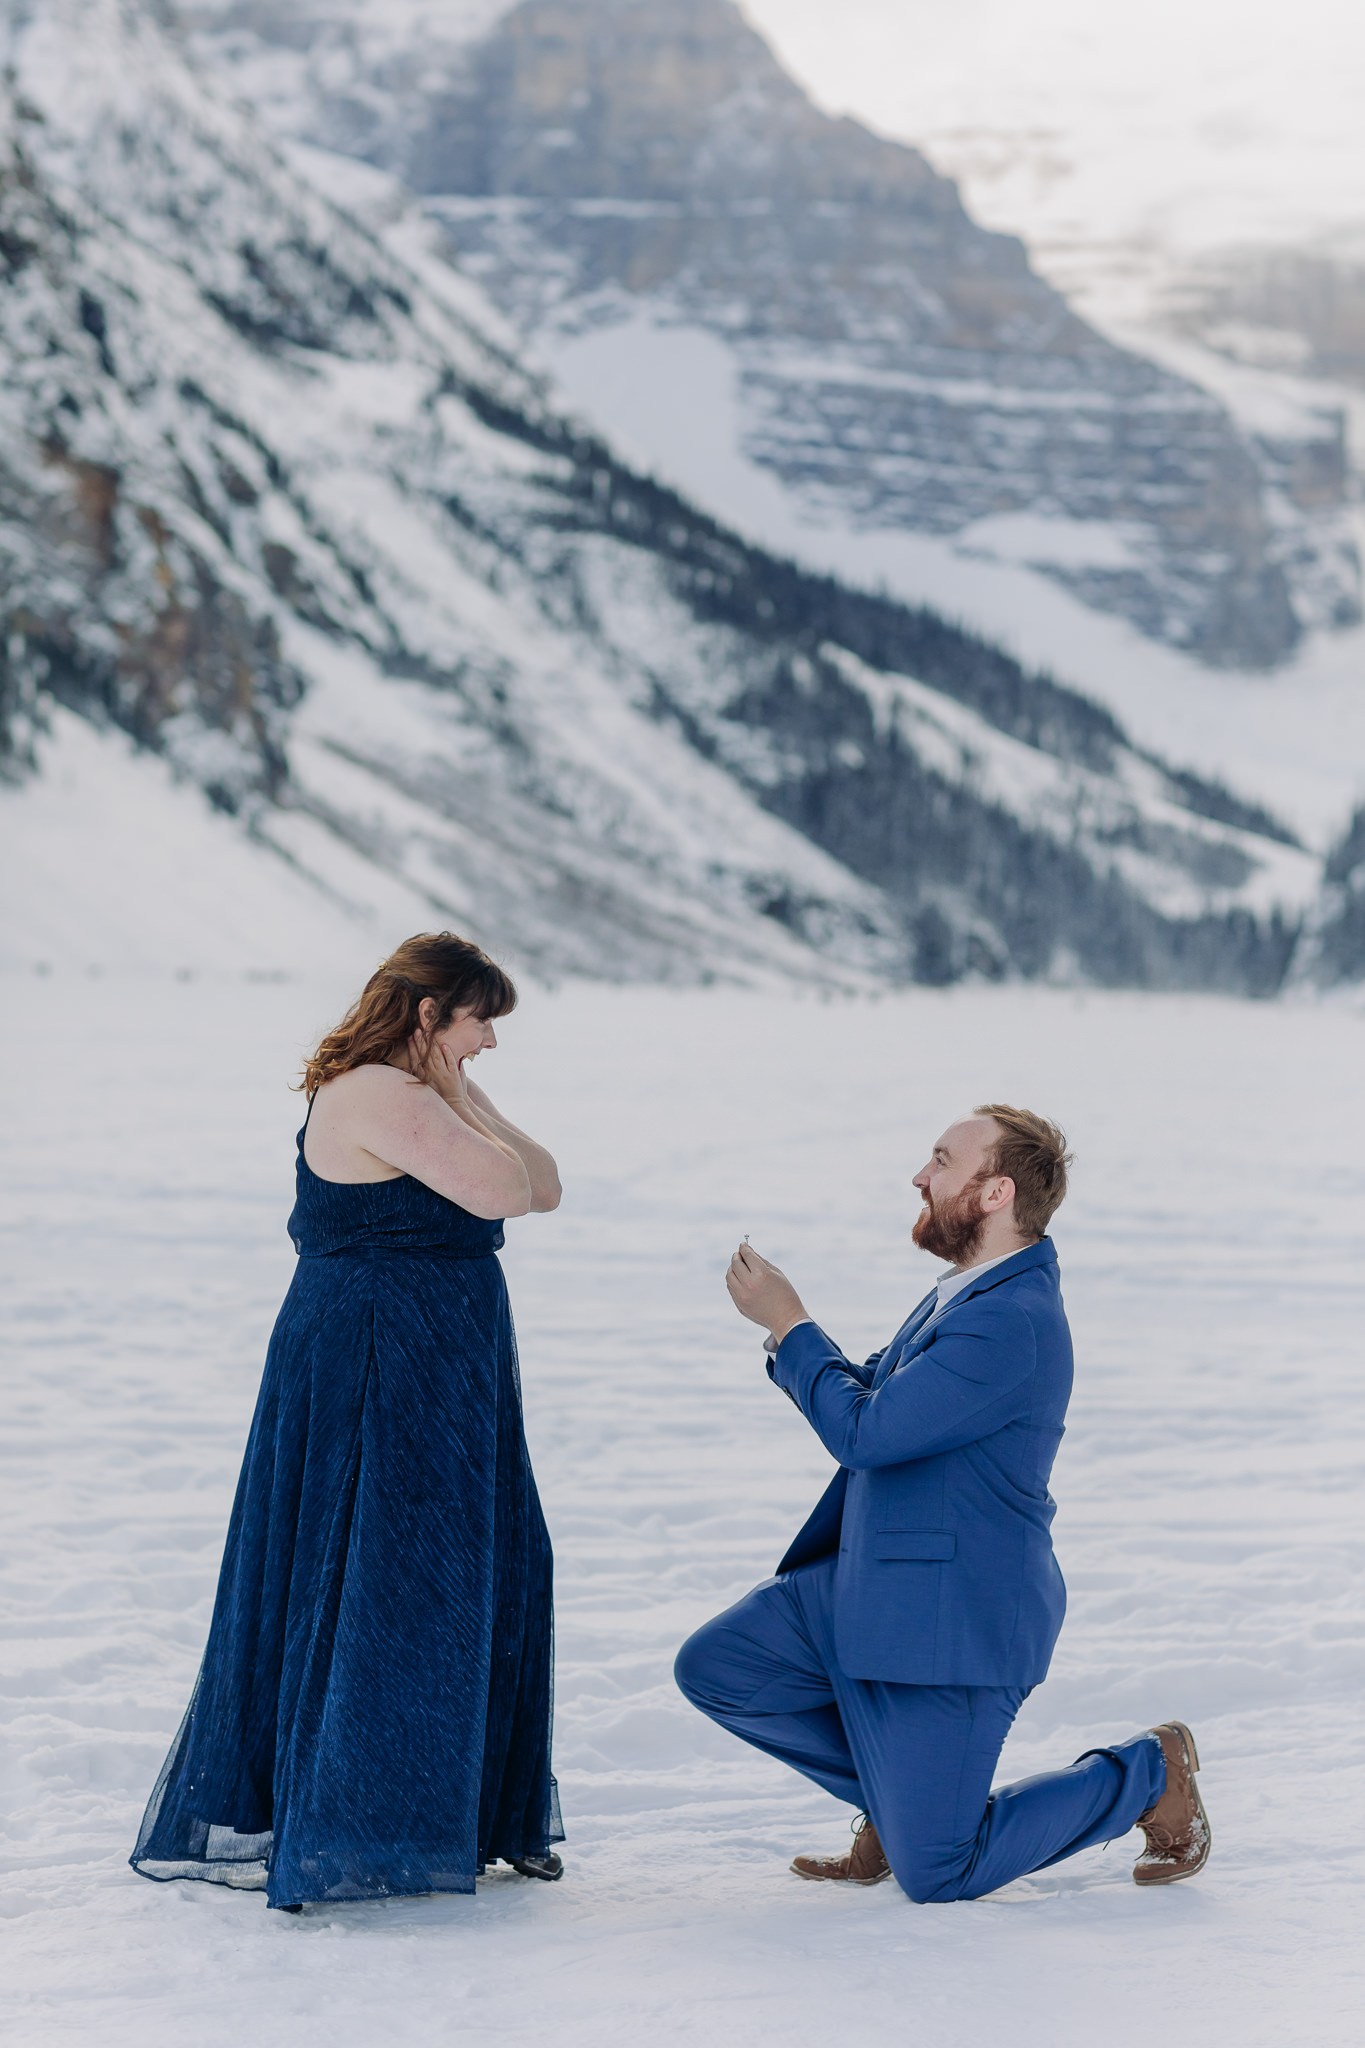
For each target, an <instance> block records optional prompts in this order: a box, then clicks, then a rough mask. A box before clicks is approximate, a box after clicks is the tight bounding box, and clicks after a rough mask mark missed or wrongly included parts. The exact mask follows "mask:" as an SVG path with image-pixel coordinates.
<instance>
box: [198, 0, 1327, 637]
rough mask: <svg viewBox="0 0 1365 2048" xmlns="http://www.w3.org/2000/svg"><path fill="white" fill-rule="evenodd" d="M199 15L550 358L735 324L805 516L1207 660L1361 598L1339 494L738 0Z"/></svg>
mask: <svg viewBox="0 0 1365 2048" xmlns="http://www.w3.org/2000/svg"><path fill="white" fill-rule="evenodd" d="M190 18H191V19H192V20H194V21H195V22H197V23H198V24H199V27H200V30H201V35H200V39H199V48H200V50H201V52H202V54H203V56H204V58H205V61H207V62H209V63H211V64H212V65H214V66H215V67H218V68H227V69H229V70H235V71H236V74H237V76H238V78H239V80H240V82H241V83H242V85H243V87H244V88H245V89H246V90H247V91H248V92H251V93H252V94H253V95H254V96H256V97H258V98H259V100H260V101H261V103H262V105H263V108H264V110H265V111H266V112H267V113H268V114H270V115H271V117H272V118H273V119H274V120H275V121H276V123H277V124H278V125H279V126H280V127H281V128H282V129H283V130H284V131H286V132H289V133H292V134H294V135H297V136H300V137H302V138H304V139H306V140H310V141H312V142H314V143H318V144H321V145H322V146H324V147H326V148H328V149H331V150H337V151H341V152H345V153H348V154H352V155H359V156H363V157H364V158H366V159H367V160H368V161H370V162H372V163H375V164H380V165H383V166H385V167H386V168H388V169H390V170H392V171H393V172H395V173H396V174H397V175H398V176H400V177H401V178H402V179H403V180H404V181H405V182H406V183H407V184H408V185H409V186H410V187H412V188H413V189H414V190H416V191H418V192H420V193H422V194H424V195H426V196H427V198H428V200H429V202H430V203H431V205H432V206H433V208H434V209H435V210H437V211H439V212H440V213H441V215H442V217H443V218H444V219H445V221H446V223H447V226H448V232H449V235H450V243H451V249H452V253H453V255H454V257H455V260H456V261H457V262H459V263H460V264H461V265H462V266H463V267H465V268H466V269H467V270H468V271H469V272H470V273H471V274H473V275H476V276H477V277H478V278H479V280H480V282H481V283H482V284H483V285H484V286H485V287H486V288H487V289H488V290H489V292H490V293H491V294H492V295H493V297H494V298H495V299H496V300H497V302H498V303H499V304H500V306H501V307H502V308H503V309H504V310H505V311H506V312H508V313H509V314H510V315H511V316H512V317H513V318H514V319H515V320H516V322H517V323H518V325H519V327H520V329H521V331H522V332H523V333H524V334H525V335H527V336H532V337H536V338H537V339H538V340H539V341H540V343H541V344H542V346H544V347H546V348H547V349H548V350H549V352H550V354H551V357H553V347H554V338H555V337H556V336H557V335H565V334H574V333H581V332H582V331H583V330H584V329H586V328H590V327H591V326H592V325H593V324H594V323H602V322H610V321H611V320H613V319H616V318H619V317H621V316H622V315H623V314H624V313H627V312H630V311H634V312H635V313H637V314H638V313H640V312H641V311H642V310H644V311H647V312H648V315H649V317H650V318H651V319H652V320H654V321H657V322H659V323H663V324H672V325H694V326H697V327H700V328H702V329H704V330H706V331H707V332H709V333H711V334H713V335H715V336H717V337H720V338H721V339H722V340H723V341H724V343H725V344H726V346H727V347H728V348H729V349H731V350H732V351H733V356H734V364H735V375H736V379H737V385H738V392H739V410H740V429H739V431H740V434H741V437H742V443H743V451H744V453H745V455H746V456H747V457H748V458H749V459H750V460H752V461H755V462H757V463H758V464H760V465H761V466H762V467H763V468H764V469H765V470H766V471H767V472H768V473H769V474H770V475H771V476H772V477H774V478H775V479H777V480H778V481H780V483H781V485H782V486H783V487H784V489H785V490H786V492H787V493H788V494H789V496H790V498H791V500H792V502H793V504H794V505H795V506H796V507H797V508H798V509H799V510H800V511H801V512H802V513H803V514H804V515H805V516H807V517H810V518H815V519H818V520H822V521H828V520H836V521H842V522H844V523H846V524H849V525H852V526H853V527H855V528H871V527H875V528H878V529H886V528H904V529H908V530H911V531H914V532H917V533H925V534H933V535H940V536H954V537H957V538H959V539H961V540H962V541H963V543H964V545H967V546H971V547H975V548H977V549H979V550H980V551H982V552H984V553H990V552H991V551H992V549H993V548H995V547H996V546H997V545H999V544H1001V543H1002V536H1003V537H1004V544H1005V545H1007V547H1008V549H1009V550H1011V551H1012V552H1013V554H1014V555H1015V556H1016V557H1017V558H1020V559H1025V560H1028V561H1030V562H1031V563H1033V564H1034V565H1035V566H1038V567H1042V568H1044V569H1045V570H1046V571H1047V573H1048V574H1050V575H1051V576H1053V577H1054V578H1056V579H1057V580H1059V581H1061V582H1062V583H1064V584H1065V585H1066V586H1067V587H1068V588H1069V589H1071V590H1072V591H1074V592H1075V593H1076V594H1078V595H1079V596H1081V597H1082V598H1083V599H1084V600H1085V601H1087V602H1088V603H1091V604H1093V605H1096V606H1099V607H1101V608H1104V609H1107V610H1112V611H1117V612H1120V613H1122V614H1123V615H1124V616H1125V617H1127V618H1129V619H1131V620H1133V621H1134V622H1135V623H1136V624H1138V625H1139V626H1140V627H1141V629H1142V630H1143V631H1144V632H1146V633H1148V634H1151V635H1153V636H1154V637H1156V638H1159V639H1163V640H1166V641H1169V642H1171V643H1173V644H1175V645H1177V646H1180V647H1182V648H1186V649H1188V650H1190V651H1191V652H1193V653H1194V654H1196V655H1197V656H1199V657H1200V658H1201V659H1202V660H1204V661H1206V662H1209V663H1214V664H1220V665H1228V666H1239V665H1241V666H1248V667H1259V666H1267V665H1272V664H1274V663H1276V662H1277V661H1279V660H1280V659H1282V658H1283V657H1284V656H1285V655H1286V654H1287V653H1288V652H1289V651H1290V649H1291V648H1292V647H1293V645H1294V644H1295V642H1296V640H1297V638H1298V636H1299V634H1300V631H1301V630H1302V625H1303V622H1304V620H1305V619H1309V618H1311V619H1313V620H1316V619H1317V618H1318V617H1319V616H1320V615H1321V613H1322V608H1323V604H1324V602H1326V604H1327V607H1328V611H1329V613H1330V614H1331V615H1332V616H1334V617H1335V618H1338V619H1341V618H1346V617H1349V616H1351V615H1353V608H1356V607H1358V588H1357V586H1358V575H1359V571H1358V564H1357V563H1356V562H1355V560H1354V557H1353V556H1351V554H1350V551H1349V550H1346V551H1345V553H1343V551H1342V549H1341V547H1340V546H1339V544H1338V543H1339V540H1340V536H1339V535H1336V534H1335V532H1333V533H1332V534H1330V535H1324V536H1321V537H1320V536H1319V535H1318V533H1317V525H1316V524H1315V521H1318V517H1319V514H1320V511H1321V490H1322V488H1334V489H1335V490H1336V492H1337V500H1338V501H1339V497H1340V488H1341V487H1340V479H1338V480H1337V482H1336V484H1335V485H1332V483H1331V479H1330V478H1327V477H1326V475H1325V472H1324V476H1323V477H1320V478H1317V479H1316V480H1315V481H1316V486H1317V489H1318V496H1317V497H1315V498H1314V500H1313V503H1312V505H1311V506H1307V505H1304V506H1298V507H1297V508H1296V507H1295V504H1294V501H1293V498H1292V494H1291V495H1290V496H1288V497H1286V496H1285V494H1284V493H1283V492H1282V491H1278V484H1279V482H1280V481H1281V480H1279V479H1278V477H1268V476H1266V475H1263V474H1262V470H1261V467H1260V466H1258V461H1257V459H1256V458H1257V453H1258V452H1259V451H1253V449H1252V448H1251V446H1250V445H1249V443H1248V441H1247V440H1246V439H1245V438H1244V437H1243V436H1242V434H1241V433H1240V432H1239V431H1238V430H1237V428H1236V427H1235V426H1234V425H1233V423H1232V421H1231V419H1230V418H1229V416H1228V414H1227V413H1226V412H1225V411H1224V409H1223V408H1222V406H1221V405H1220V404H1219V403H1218V401H1217V400H1215V399H1214V398H1212V397H1211V396H1210V395H1209V394H1208V393H1207V392H1205V391H1203V390H1201V389H1200V388H1198V387H1197V386H1196V385H1194V384H1193V383H1190V382H1187V381H1185V380H1184V379H1182V378H1181V377H1179V376H1177V375H1174V374H1172V373H1171V372H1169V371H1168V370H1164V369H1161V368H1159V367H1157V366H1156V365H1154V364H1153V363H1151V362H1149V361H1146V360H1144V359H1143V358H1141V357H1139V356H1136V355H1133V354H1131V353H1128V352H1126V351H1124V350H1123V349H1120V348H1117V347H1115V346H1113V345H1112V344H1110V343H1109V342H1107V341H1105V340H1103V339H1102V338H1101V337H1100V336H1099V335H1098V334H1097V333H1096V332H1095V331H1094V330H1093V329H1091V328H1089V327H1087V326H1086V325H1085V324H1084V323H1083V322H1082V321H1081V320H1079V319H1077V318H1076V317H1075V316H1074V315H1073V314H1072V313H1071V312H1070V310H1069V309H1068V307H1067V304H1066V302H1065V301H1064V300H1063V299H1062V298H1061V297H1060V295H1059V294H1058V293H1056V292H1055V291H1054V290H1052V289H1051V288H1050V287H1049V286H1048V285H1046V284H1045V283H1044V282H1043V281H1042V280H1041V279H1040V278H1039V277H1037V276H1036V275H1035V274H1034V273H1033V272H1032V271H1031V269H1030V267H1029V264H1028V262H1027V259H1026V257H1025V254H1024V250H1023V248H1022V245H1021V244H1020V243H1019V242H1017V241H1016V240H1015V239H1014V238H1012V237H1010V236H1005V235H997V234H989V233H986V232H985V231H983V230H981V229H980V228H978V227H977V226H975V224H974V223H973V222H972V221H971V220H970V219H969V218H968V217H967V215H966V214H965V212H964V210H963V208H962V205H961V203H960V201H959V198H958V195H957V191H956V188H955V187H954V186H953V184H952V183H951V182H950V181H949V180H947V179H945V178H942V177H939V176H938V175H936V174H935V172H934V171H933V170H932V169H931V168H930V167H929V165H928V164H927V163H926V162H925V161H924V159H923V158H922V157H921V156H920V155H919V154H918V153H917V152H916V151H914V150H913V149H909V148H906V147H904V146H902V145H900V144H897V143H892V142H889V141H885V140H883V139H881V138H879V137H878V136H876V135H874V134H872V133H871V132H870V131H869V130H867V129H865V128H863V127H861V126H860V125H859V124H858V123H856V122H854V121H850V120H836V119H832V118H830V117H828V116H826V115H824V114H822V113H821V112H819V111H818V110H817V109H816V108H815V107H814V106H813V105H812V104H811V103H810V101H809V100H808V99H807V98H806V97H805V95H804V94H803V93H802V92H801V91H800V90H799V88H798V87H797V86H796V85H795V84H794V83H793V82H792V81H791V80H790V79H789V78H788V77H787V76H786V75H785V73H784V72H783V71H782V70H781V68H780V67H779V65H778V64H777V63H776V61H775V60H774V58H773V57H772V55H771V53H770V52H769V51H768V49H767V47H766V46H765V45H764V44H763V42H762V41H761V40H760V38H759V37H758V36H757V35H756V34H754V32H753V31H752V30H751V29H750V28H749V27H748V26H747V24H746V23H745V22H744V20H743V18H742V16H741V15H740V13H739V12H738V10H737V8H736V7H734V6H733V5H732V4H731V0H522V4H520V5H517V6H513V7H510V8H507V7H502V8H498V7H496V6H494V5H489V6H486V7H482V8H475V9H473V10H472V11H469V10H466V9H460V8H455V9H452V10H448V11H446V12H433V11H427V12H425V13H422V14H419V15H418V16H417V17H415V18H409V17H398V16H391V15H388V14H386V11H385V10H384V9H382V8H367V7H366V6H364V5H363V4H357V0H350V4H349V5H348V4H346V0H281V4H280V5H279V6H275V7H272V8H270V9H268V10H267V9H264V8H258V7H254V6H249V5H240V4H234V5H228V6H226V7H225V6H222V5H219V4H208V5H204V4H201V5H199V6H197V7H196V8H194V9H193V10H191V17H190ZM608 410H609V401H608ZM609 423H610V422H609ZM1328 467H1329V468H1330V464H1329V465H1328ZM1277 491H1278V494H1277ZM1286 507H1287V508H1288V509H1287V513H1286V511H1285V508H1286ZM1002 522H1003V524H1002ZM1021 522H1022V524H1021ZM1319 542H1320V543H1321V544H1319ZM1324 561H1326V563H1327V566H1326V568H1324ZM1324 576H1326V578H1327V580H1328V581H1329V582H1331V584H1332V589H1331V591H1330V592H1327V593H1326V595H1325V596H1324V591H1323V588H1322V585H1323V580H1324Z"/></svg>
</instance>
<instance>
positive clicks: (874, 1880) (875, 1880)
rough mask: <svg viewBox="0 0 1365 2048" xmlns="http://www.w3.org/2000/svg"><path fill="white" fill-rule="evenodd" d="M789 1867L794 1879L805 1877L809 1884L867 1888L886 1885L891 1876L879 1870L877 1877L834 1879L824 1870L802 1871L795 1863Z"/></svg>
mask: <svg viewBox="0 0 1365 2048" xmlns="http://www.w3.org/2000/svg"><path fill="white" fill-rule="evenodd" d="M788 1867H789V1868H790V1870H791V1872H792V1875H793V1876H794V1877H803V1878H804V1879H805V1880H806V1883H807V1884H858V1885H863V1886H867V1885H870V1884H885V1882H886V1880H887V1878H888V1877H890V1875H891V1872H890V1871H889V1870H879V1871H878V1873H877V1875H876V1876H875V1877H834V1876H832V1875H830V1874H827V1873H826V1872H825V1871H823V1870H802V1869H801V1868H800V1867H799V1865H797V1864H795V1863H793V1864H791V1865H789V1866H788Z"/></svg>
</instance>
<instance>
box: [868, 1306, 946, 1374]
mask: <svg viewBox="0 0 1365 2048" xmlns="http://www.w3.org/2000/svg"><path fill="white" fill-rule="evenodd" d="M937 1307H938V1289H937V1287H931V1288H930V1290H929V1292H928V1293H927V1294H926V1295H925V1297H924V1299H923V1301H922V1302H920V1303H919V1305H918V1306H917V1307H916V1308H913V1309H911V1311H910V1314H909V1315H908V1316H907V1317H906V1319H905V1321H904V1322H903V1323H902V1324H901V1326H900V1328H899V1330H897V1332H896V1334H895V1336H894V1337H893V1338H892V1339H891V1342H890V1343H889V1344H888V1345H887V1347H886V1349H885V1351H884V1352H883V1353H882V1357H881V1363H880V1364H879V1365H878V1367H877V1370H876V1371H875V1372H874V1373H873V1375H872V1384H873V1387H874V1388H875V1387H879V1386H880V1385H881V1383H882V1381H883V1380H884V1379H885V1378H886V1376H887V1374H888V1373H891V1372H894V1371H895V1369H896V1367H897V1366H898V1365H899V1364H900V1362H901V1360H902V1359H903V1358H904V1356H905V1354H906V1352H907V1351H908V1350H909V1349H910V1347H911V1346H912V1345H913V1343H914V1341H915V1338H916V1336H917V1335H918V1333H919V1332H920V1331H921V1330H922V1329H923V1328H924V1326H925V1324H926V1323H927V1322H928V1321H929V1319H930V1317H931V1316H932V1315H933V1313H934V1310H935V1309H936V1308H937Z"/></svg>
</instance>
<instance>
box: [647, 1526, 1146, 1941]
mask: <svg viewBox="0 0 1365 2048" xmlns="http://www.w3.org/2000/svg"><path fill="white" fill-rule="evenodd" d="M835 1564H836V1560H835V1559H834V1558H833V1557H829V1558H821V1559H820V1560H819V1561H818V1562H817V1563H815V1564H810V1565H805V1566H803V1567H802V1568H801V1569H800V1570H798V1571H794V1572H790V1573H788V1574H787V1576H786V1577H785V1578H779V1579H771V1580H769V1581H768V1582H767V1583H765V1584H764V1585H761V1586H757V1587H755V1589H754V1591H753V1592H752V1593H748V1594H746V1595H745V1597H744V1599H743V1600H741V1601H739V1602H738V1603H737V1605H736V1606H734V1607H731V1608H730V1609H729V1610H728V1611H727V1612H726V1613H724V1614H720V1615H717V1617H716V1619H715V1620H714V1621H708V1622H707V1623H706V1624H705V1626H704V1627H702V1628H700V1629H698V1630H697V1633H696V1634H695V1635H694V1636H691V1637H689V1639H688V1640H687V1642H685V1643H684V1644H683V1646H682V1649H681V1650H680V1651H679V1652H678V1661H677V1666H676V1676H677V1680H678V1684H679V1685H680V1687H681V1688H682V1690H683V1692H684V1693H685V1694H686V1696H687V1698H688V1699H689V1700H691V1702H692V1704H693V1706H695V1707H699V1708H700V1709H701V1711H702V1713H703V1714H708V1715H709V1716H710V1717H711V1719H712V1720H713V1721H718V1722H719V1723H720V1725H721V1727H722V1728H728V1729H729V1730H730V1731H731V1733H732V1734H734V1735H738V1736H740V1737H741V1738H742V1740H743V1741H745V1742H750V1743H752V1744H753V1745H754V1747H755V1748H756V1749H762V1750H766V1751H767V1753H768V1755H769V1756H775V1757H777V1758H778V1759H779V1760H780V1761H781V1762H782V1763H785V1764H790V1765H791V1766H792V1768H793V1769H794V1770H798V1771H801V1772H804V1774H805V1776H806V1777H808V1778H813V1779H814V1781H815V1783H816V1784H817V1785H822V1786H823V1787H824V1789H825V1790H826V1791H827V1792H832V1793H833V1794H834V1796H835V1798H836V1799H845V1800H847V1801H848V1802H849V1804H850V1805H852V1806H856V1807H861V1808H863V1809H865V1810H866V1811H867V1812H868V1813H870V1814H871V1816H872V1819H873V1821H874V1822H875V1824H876V1828H877V1833H878V1834H879V1835H880V1836H881V1841H882V1847H883V1848H884V1849H885V1851H886V1855H887V1860H888V1862H889V1863H890V1865H891V1868H892V1871H893V1872H894V1874H895V1876H896V1879H897V1881H898V1882H899V1883H900V1885H901V1887H902V1889H903V1890H904V1891H906V1892H908V1893H909V1895H910V1897H911V1898H912V1899H914V1900H916V1901H917V1902H918V1903H920V1904H928V1903H930V1902H935V1903H936V1902H939V1901H944V1900H948V1899H977V1898H980V1897H981V1896H982V1895H983V1893H985V1892H993V1891H995V1890H996V1889H997V1888H998V1887H999V1886H1000V1885H1004V1884H1008V1883H1009V1882H1010V1881H1011V1879H1012V1878H1016V1877H1022V1876H1024V1874H1025V1873H1026V1872H1028V1871H1031V1870H1042V1869H1045V1868H1046V1866H1047V1865H1048V1864H1050V1863H1058V1862H1060V1861H1061V1859H1062V1858H1063V1857H1064V1856H1073V1855H1074V1854H1075V1853H1076V1851H1077V1850H1078V1849H1087V1848H1089V1847H1090V1846H1091V1844H1092V1843H1095V1842H1108V1841H1112V1840H1114V1838H1115V1837H1116V1836H1118V1835H1124V1834H1127V1832H1128V1830H1129V1829H1130V1828H1131V1827H1132V1826H1133V1824H1134V1822H1135V1821H1136V1820H1137V1817H1138V1815H1139V1814H1140V1813H1145V1812H1146V1810H1147V1808H1148V1807H1150V1806H1154V1805H1155V1804H1156V1802H1157V1800H1158V1799H1159V1798H1160V1797H1161V1794H1162V1792H1163V1791H1164V1790H1165V1786H1166V1765H1165V1760H1164V1758H1163V1757H1162V1754H1161V1744H1160V1743H1159V1742H1158V1741H1157V1739H1156V1737H1155V1736H1154V1735H1138V1736H1134V1737H1133V1738H1131V1739H1130V1740H1129V1741H1126V1742H1119V1743H1116V1744H1115V1745H1114V1746H1113V1748H1111V1749H1094V1750H1088V1751H1087V1752H1086V1754H1085V1755H1084V1756H1082V1757H1080V1758H1078V1759H1077V1761H1076V1762H1075V1763H1074V1764H1072V1765H1071V1766H1070V1767H1069V1769H1067V1770H1062V1771H1047V1772H1044V1773H1043V1774H1042V1775H1041V1776H1039V1777H1036V1778H1025V1779H1022V1780H1021V1781H1020V1783H1019V1784H1017V1785H1007V1786H1003V1787H1002V1788H1001V1789H1000V1790H999V1791H998V1792H992V1791H991V1779H992V1777H993V1776H994V1773H995V1766H996V1762H997V1760H998V1758H999V1755H1000V1750H1001V1747H1002V1745H1003V1743H1004V1740H1005V1737H1006V1736H1007V1735H1008V1733H1009V1731H1010V1726H1011V1724H1012V1722H1013V1720H1014V1717H1015V1715H1016V1714H1017V1713H1018V1711H1019V1708H1020V1707H1021V1705H1022V1704H1023V1702H1024V1699H1025V1698H1026V1697H1027V1688H1025V1687H1022V1686H1000V1685H894V1684H890V1683H888V1682H885V1681H882V1680H877V1679H866V1678H850V1677H848V1676H847V1674H846V1673H844V1672H842V1671H841V1670H840V1669H839V1666H838V1663H837V1661H836V1659H835V1654H834V1583H835Z"/></svg>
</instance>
